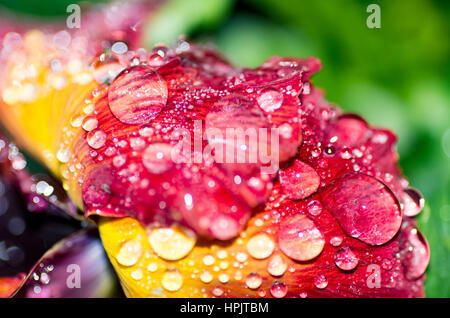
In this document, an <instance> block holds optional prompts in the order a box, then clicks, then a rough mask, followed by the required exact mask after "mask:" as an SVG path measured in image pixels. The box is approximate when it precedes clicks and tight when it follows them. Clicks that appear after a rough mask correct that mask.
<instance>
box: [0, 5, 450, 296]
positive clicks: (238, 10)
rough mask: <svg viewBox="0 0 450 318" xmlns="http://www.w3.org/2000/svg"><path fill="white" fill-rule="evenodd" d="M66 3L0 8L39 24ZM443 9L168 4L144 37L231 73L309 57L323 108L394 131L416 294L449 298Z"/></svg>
mask: <svg viewBox="0 0 450 318" xmlns="http://www.w3.org/2000/svg"><path fill="white" fill-rule="evenodd" d="M73 2H74V1H73V0H60V1H50V0H39V1H36V0H21V1H10V0H0V5H3V6H5V7H8V8H10V9H12V10H15V11H17V12H21V13H26V14H32V15H38V16H44V15H45V16H47V17H46V19H48V16H58V15H64V14H65V9H66V7H67V5H68V4H70V3H73ZM91 2H92V1H91ZM96 2H99V1H96ZM370 3H376V4H378V5H379V6H380V9H381V28H379V29H369V28H368V27H367V26H366V19H367V17H368V16H369V15H370V13H367V12H366V8H367V6H368V5H369V4H370ZM449 9H450V1H437V0H434V1H431V0H429V1H426V0H409V1H403V0H385V1H373V0H371V1H363V0H341V1H336V0H321V1H302V0H283V1H280V0H246V1H239V2H235V1H227V0H213V1H212V0H168V1H167V2H166V3H165V4H164V5H163V7H162V8H161V10H160V12H159V13H158V15H157V16H156V17H155V19H154V21H153V22H152V23H151V25H149V26H148V33H147V34H148V39H149V40H148V43H149V45H150V44H151V43H154V42H166V43H172V42H174V41H175V40H176V39H177V37H178V35H179V34H180V33H183V34H187V35H188V36H189V37H190V38H191V39H195V40H197V41H203V42H209V43H211V42H212V43H213V44H215V45H216V46H217V47H219V49H220V50H221V51H222V52H223V53H224V54H225V56H226V57H228V58H229V59H230V60H231V61H232V62H233V63H235V64H236V65H238V66H257V65H259V64H261V63H262V62H263V61H264V60H265V59H266V58H268V57H269V56H272V55H290V56H317V57H319V58H320V59H321V60H322V62H323V65H324V69H323V71H321V72H320V73H319V74H318V75H316V76H315V77H314V81H315V83H316V85H317V86H320V87H322V88H324V89H325V91H326V95H327V99H328V100H330V101H332V102H335V103H337V104H339V105H340V106H341V107H342V108H343V109H345V110H347V111H351V112H356V113H359V114H362V115H363V116H364V117H366V118H367V119H368V120H369V121H370V122H371V123H372V124H376V125H379V126H382V127H387V128H390V129H392V130H393V131H395V132H396V133H397V135H398V137H399V142H398V150H399V153H400V158H401V162H400V164H401V166H402V168H403V170H404V173H405V175H406V176H407V177H408V179H409V180H410V183H411V185H412V186H413V187H416V188H418V189H420V190H421V191H422V193H423V194H424V196H425V199H426V207H425V210H424V211H423V212H422V214H421V215H420V216H419V218H418V219H419V223H420V228H421V230H422V231H423V232H424V234H425V236H426V237H427V239H428V241H429V244H430V246H431V263H430V266H429V268H428V270H427V280H426V294H427V296H428V297H450V274H449V268H450V203H449V194H450V85H449V84H450V72H449V69H450V68H449V61H450V59H449V57H450V54H449V49H450V47H449V46H450V43H449V40H448V39H449V31H450V30H449V23H448V21H449V20H450V19H449V18H450V10H449Z"/></svg>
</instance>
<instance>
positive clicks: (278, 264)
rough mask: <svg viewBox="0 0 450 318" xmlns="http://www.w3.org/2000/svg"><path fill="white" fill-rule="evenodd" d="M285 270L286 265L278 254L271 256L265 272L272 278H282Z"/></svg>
mask: <svg viewBox="0 0 450 318" xmlns="http://www.w3.org/2000/svg"><path fill="white" fill-rule="evenodd" d="M286 269H287V263H286V262H285V260H284V259H283V257H282V256H281V255H279V254H275V255H273V256H272V257H271V258H270V259H269V262H268V263H267V271H268V272H269V274H270V275H272V276H282V275H283V274H284V272H285V271H286Z"/></svg>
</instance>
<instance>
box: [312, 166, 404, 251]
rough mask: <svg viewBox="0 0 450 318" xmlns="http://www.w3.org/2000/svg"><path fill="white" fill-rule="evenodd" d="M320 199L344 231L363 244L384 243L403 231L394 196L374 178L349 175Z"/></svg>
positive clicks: (339, 180) (333, 185)
mask: <svg viewBox="0 0 450 318" xmlns="http://www.w3.org/2000/svg"><path fill="white" fill-rule="evenodd" d="M321 198H322V199H321V201H322V203H323V204H324V206H325V207H326V209H327V210H329V211H330V212H331V213H332V214H333V215H334V217H335V218H336V219H337V220H338V222H339V224H340V225H341V227H342V229H343V230H344V231H345V232H346V233H347V234H348V235H350V236H352V237H354V238H357V239H359V240H361V241H363V242H364V243H367V244H370V245H381V244H384V243H386V242H388V241H389V240H390V239H391V238H393V237H394V235H395V234H396V233H397V232H398V230H399V228H400V224H401V221H402V213H401V211H400V206H399V203H398V201H397V199H396V197H395V195H394V194H393V193H392V191H391V190H390V189H389V188H388V187H387V186H386V185H384V184H383V183H381V182H380V181H379V180H377V179H375V178H374V177H371V176H368V175H365V174H361V173H349V174H346V175H344V176H343V177H342V178H340V179H338V180H336V181H335V182H333V183H332V184H331V185H330V186H329V187H328V188H326V190H325V191H324V192H323V193H322V196H321Z"/></svg>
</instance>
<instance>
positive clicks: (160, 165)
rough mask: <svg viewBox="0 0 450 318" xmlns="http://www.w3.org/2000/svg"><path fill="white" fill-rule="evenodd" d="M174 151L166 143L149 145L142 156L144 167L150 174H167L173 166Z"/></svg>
mask: <svg viewBox="0 0 450 318" xmlns="http://www.w3.org/2000/svg"><path fill="white" fill-rule="evenodd" d="M172 149H173V147H172V146H171V145H169V144H166V143H154V144H151V145H149V146H148V147H147V148H146V149H145V151H144V153H143V155H142V162H143V164H144V166H145V167H146V168H147V170H148V171H149V172H151V173H154V174H161V173H163V172H166V171H167V170H169V169H170V168H171V167H172V165H173V161H172V155H171V154H172Z"/></svg>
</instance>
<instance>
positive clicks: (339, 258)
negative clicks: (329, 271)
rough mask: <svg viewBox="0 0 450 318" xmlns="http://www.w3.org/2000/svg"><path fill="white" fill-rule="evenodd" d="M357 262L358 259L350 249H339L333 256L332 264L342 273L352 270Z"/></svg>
mask: <svg viewBox="0 0 450 318" xmlns="http://www.w3.org/2000/svg"><path fill="white" fill-rule="evenodd" d="M358 262H359V258H358V256H357V255H356V253H355V251H354V250H353V249H352V248H351V247H347V246H345V247H341V248H340V249H339V250H338V251H337V252H336V254H334V263H335V264H336V266H337V267H339V268H340V269H342V270H344V271H350V270H352V269H354V268H355V267H356V266H357V265H358Z"/></svg>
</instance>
